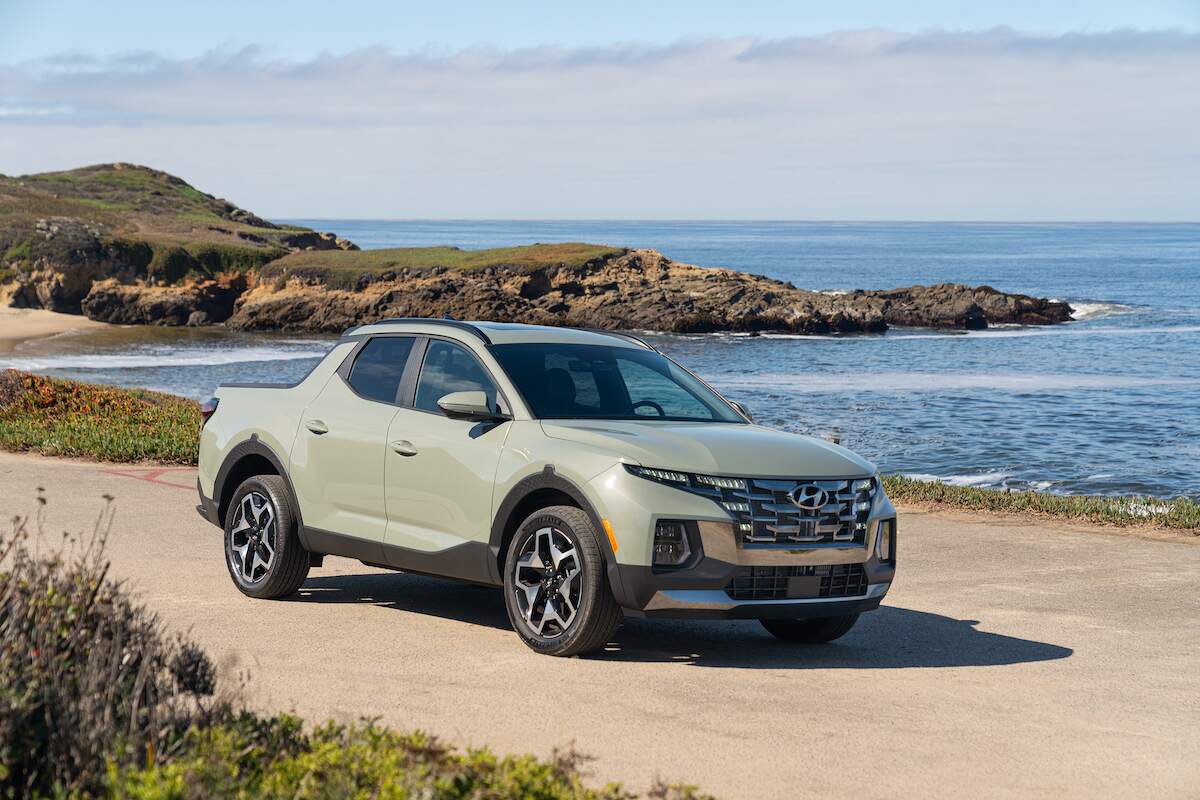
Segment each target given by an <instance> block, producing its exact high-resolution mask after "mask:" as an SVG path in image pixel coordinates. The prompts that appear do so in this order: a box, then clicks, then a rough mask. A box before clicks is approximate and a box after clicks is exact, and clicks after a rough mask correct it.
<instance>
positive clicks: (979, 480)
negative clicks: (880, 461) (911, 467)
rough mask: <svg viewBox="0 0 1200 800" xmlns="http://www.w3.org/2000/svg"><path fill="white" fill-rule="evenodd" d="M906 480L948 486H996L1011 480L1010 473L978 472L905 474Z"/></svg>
mask: <svg viewBox="0 0 1200 800" xmlns="http://www.w3.org/2000/svg"><path fill="white" fill-rule="evenodd" d="M902 474H903V475H904V477H906V478H912V479H913V480H917V481H929V482H931V483H945V484H947V485H949V486H998V485H999V484H1001V483H1003V482H1004V479H1005V478H1011V477H1012V473H1011V472H980V473H974V474H965V475H931V474H929V473H926V472H905V473H902Z"/></svg>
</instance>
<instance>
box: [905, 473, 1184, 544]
mask: <svg viewBox="0 0 1200 800" xmlns="http://www.w3.org/2000/svg"><path fill="white" fill-rule="evenodd" d="M883 485H884V488H885V489H886V490H887V494H888V497H890V498H891V499H892V500H896V501H898V502H902V503H903V502H908V503H933V504H938V505H946V506H950V507H953V508H967V509H977V510H980V511H996V512H1007V513H1032V514H1044V515H1046V516H1052V517H1062V518H1066V519H1083V520H1088V521H1090V522H1099V523H1104V524H1109V525H1159V526H1162V527H1165V528H1176V529H1180V530H1188V531H1192V532H1193V533H1197V534H1200V503H1197V502H1196V501H1194V500H1190V499H1188V498H1186V497H1176V498H1173V499H1168V500H1164V499H1160V498H1155V497H1137V496H1127V497H1104V496H1100V495H1058V494H1048V493H1046V492H1013V491H1006V490H1004V489H983V488H980V487H977V486H950V485H947V484H944V483H938V482H936V481H923V480H917V479H916V478H909V477H906V476H904V475H885V476H884V478H883Z"/></svg>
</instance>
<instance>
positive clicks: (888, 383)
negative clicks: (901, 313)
mask: <svg viewBox="0 0 1200 800" xmlns="http://www.w3.org/2000/svg"><path fill="white" fill-rule="evenodd" d="M709 375H710V377H711V379H712V380H713V381H714V382H715V383H716V384H717V385H718V387H720V388H731V389H759V388H774V389H778V388H780V387H787V389H788V391H789V392H796V393H798V394H806V393H808V394H828V393H838V392H856V393H862V392H938V391H945V390H948V389H991V390H995V391H1007V392H1045V391H1061V390H1067V389H1136V388H1144V387H1148V386H1200V378H1153V377H1144V376H1140V375H1081V374H1071V373H1033V374H1029V373H1019V374H1018V373H1011V374H1005V373H995V372H873V373H868V374H855V373H842V372H830V373H824V374H822V373H820V372H808V373H805V375H804V380H802V381H801V380H796V376H795V375H794V374H789V373H780V372H770V373H757V374H754V375H743V374H732V373H726V374H724V375H722V374H720V373H717V374H712V373H709Z"/></svg>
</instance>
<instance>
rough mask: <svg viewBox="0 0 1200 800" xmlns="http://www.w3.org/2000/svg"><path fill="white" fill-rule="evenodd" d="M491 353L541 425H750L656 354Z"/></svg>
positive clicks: (533, 347)
mask: <svg viewBox="0 0 1200 800" xmlns="http://www.w3.org/2000/svg"><path fill="white" fill-rule="evenodd" d="M491 350H492V353H493V354H495V356H496V360H497V361H499V362H500V366H502V367H504V371H505V372H507V373H508V375H509V377H510V378H512V380H513V383H515V384H516V385H517V389H518V390H520V392H521V396H522V397H524V398H525V402H526V404H527V405H528V406H529V408H530V410H531V411H532V412H533V414H534V416H536V417H538V418H540V419H644V420H656V419H665V420H676V421H684V422H745V420H744V419H742V417H741V416H739V415H738V413H737V412H736V411H734V410H733V409H732V408H730V407H729V404H728V403H726V402H725V401H724V400H722V399H721V398H720V397H718V396H717V395H716V394H715V393H714V392H713V391H712V390H711V389H709V388H708V387H706V386H705V385H704V384H703V383H701V382H700V381H698V380H697V379H696V378H694V377H693V376H692V375H690V374H689V373H688V372H687V371H686V370H683V369H680V368H679V367H678V366H677V365H676V364H674V363H673V362H672V361H671V360H670V359H668V358H666V357H664V356H663V355H661V354H660V353H656V352H654V351H652V350H642V349H640V348H632V347H609V346H606V345H594V344H504V345H497V346H495V347H492V349H491Z"/></svg>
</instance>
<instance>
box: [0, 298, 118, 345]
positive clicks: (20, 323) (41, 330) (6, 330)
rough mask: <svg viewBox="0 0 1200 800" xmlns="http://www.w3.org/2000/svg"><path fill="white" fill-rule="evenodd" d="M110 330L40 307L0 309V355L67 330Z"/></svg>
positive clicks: (85, 320) (105, 324) (106, 324)
mask: <svg viewBox="0 0 1200 800" xmlns="http://www.w3.org/2000/svg"><path fill="white" fill-rule="evenodd" d="M107 327H111V326H110V325H109V324H108V323H106V322H97V321H95V320H91V319H88V318H87V317H85V316H82V315H78V314H59V313H58V312H55V311H45V310H43V309H40V308H0V353H11V352H12V351H13V350H14V349H16V347H17V345H19V344H21V343H22V342H27V341H29V340H30V339H41V338H44V337H46V336H54V335H56V334H59V333H67V332H68V331H79V330H89V329H93V328H107Z"/></svg>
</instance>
